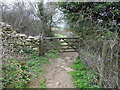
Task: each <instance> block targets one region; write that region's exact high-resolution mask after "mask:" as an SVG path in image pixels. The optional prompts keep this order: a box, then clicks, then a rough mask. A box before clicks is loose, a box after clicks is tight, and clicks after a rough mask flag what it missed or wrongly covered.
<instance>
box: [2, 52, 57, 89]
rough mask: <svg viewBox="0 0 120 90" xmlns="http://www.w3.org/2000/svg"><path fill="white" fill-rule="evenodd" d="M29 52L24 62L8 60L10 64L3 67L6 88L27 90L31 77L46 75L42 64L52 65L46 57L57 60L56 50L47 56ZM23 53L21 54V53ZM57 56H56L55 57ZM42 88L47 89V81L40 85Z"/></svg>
mask: <svg viewBox="0 0 120 90" xmlns="http://www.w3.org/2000/svg"><path fill="white" fill-rule="evenodd" d="M28 51H29V54H28V55H27V56H26V57H24V60H23V59H22V60H19V61H18V60H15V59H12V60H11V59H10V60H7V61H8V63H5V64H3V65H2V76H3V77H2V83H3V87H4V88H26V87H27V84H28V83H29V82H30V80H31V77H34V78H37V77H38V75H39V74H40V73H41V74H44V70H43V69H41V65H42V64H50V61H49V60H48V59H46V57H53V56H54V57H53V58H55V57H56V55H58V53H57V52H56V51H55V50H51V51H49V52H48V53H47V54H46V55H45V56H41V57H39V56H37V55H36V53H35V52H34V51H30V50H26V51H24V52H22V53H26V52H28ZM20 53H21V52H20ZM54 54H55V55H54ZM50 55H51V56H50ZM40 85H41V87H43V88H44V87H45V79H43V80H42V81H41V83H40Z"/></svg>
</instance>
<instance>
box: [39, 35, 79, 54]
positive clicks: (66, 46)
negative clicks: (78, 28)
mask: <svg viewBox="0 0 120 90" xmlns="http://www.w3.org/2000/svg"><path fill="white" fill-rule="evenodd" d="M78 46H79V37H62V38H61V37H42V38H41V39H40V45H39V55H40V56H41V55H43V54H44V53H45V52H47V51H48V50H50V49H55V50H57V51H59V52H60V53H62V52H78Z"/></svg>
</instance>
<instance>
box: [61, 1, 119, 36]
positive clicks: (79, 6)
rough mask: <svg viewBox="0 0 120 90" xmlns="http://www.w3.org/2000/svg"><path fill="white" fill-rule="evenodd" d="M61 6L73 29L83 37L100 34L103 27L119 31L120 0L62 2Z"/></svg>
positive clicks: (111, 30)
mask: <svg viewBox="0 0 120 90" xmlns="http://www.w3.org/2000/svg"><path fill="white" fill-rule="evenodd" d="M59 6H60V7H61V10H62V11H63V12H64V14H65V16H66V17H67V20H68V23H69V25H70V26H71V28H72V30H73V31H74V32H77V33H78V32H79V34H81V35H82V37H85V36H88V35H92V34H93V33H95V34H96V32H97V33H98V34H99V31H100V30H101V29H102V30H104V29H106V30H104V32H107V30H108V31H110V32H118V33H119V26H120V20H119V16H120V11H119V7H120V2H62V3H59ZM98 29H99V30H98ZM96 30H97V31H96ZM102 30H101V31H102ZM101 31H100V32H101ZM104 35H106V33H105V34H104ZM93 36H96V35H93Z"/></svg>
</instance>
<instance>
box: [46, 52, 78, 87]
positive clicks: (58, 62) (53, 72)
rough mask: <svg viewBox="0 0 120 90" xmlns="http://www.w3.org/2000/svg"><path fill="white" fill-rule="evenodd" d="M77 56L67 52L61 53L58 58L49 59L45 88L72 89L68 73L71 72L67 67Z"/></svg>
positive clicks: (74, 53)
mask: <svg viewBox="0 0 120 90" xmlns="http://www.w3.org/2000/svg"><path fill="white" fill-rule="evenodd" d="M77 56H78V54H77V53H76V52H69V53H62V54H61V55H60V56H59V58H55V59H49V60H50V61H51V64H50V65H48V67H47V69H46V86H47V88H74V85H73V83H72V78H71V75H70V74H69V73H68V72H69V71H71V70H72V69H70V68H69V66H70V64H71V63H72V62H73V61H75V59H76V57H77Z"/></svg>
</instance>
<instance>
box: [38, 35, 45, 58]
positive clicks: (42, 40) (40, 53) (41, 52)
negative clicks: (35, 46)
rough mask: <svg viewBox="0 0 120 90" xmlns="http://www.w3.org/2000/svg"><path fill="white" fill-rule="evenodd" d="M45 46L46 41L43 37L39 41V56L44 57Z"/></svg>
mask: <svg viewBox="0 0 120 90" xmlns="http://www.w3.org/2000/svg"><path fill="white" fill-rule="evenodd" d="M43 44H44V39H43V37H41V38H40V39H39V56H42V55H44V51H43V49H44V48H43Z"/></svg>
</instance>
